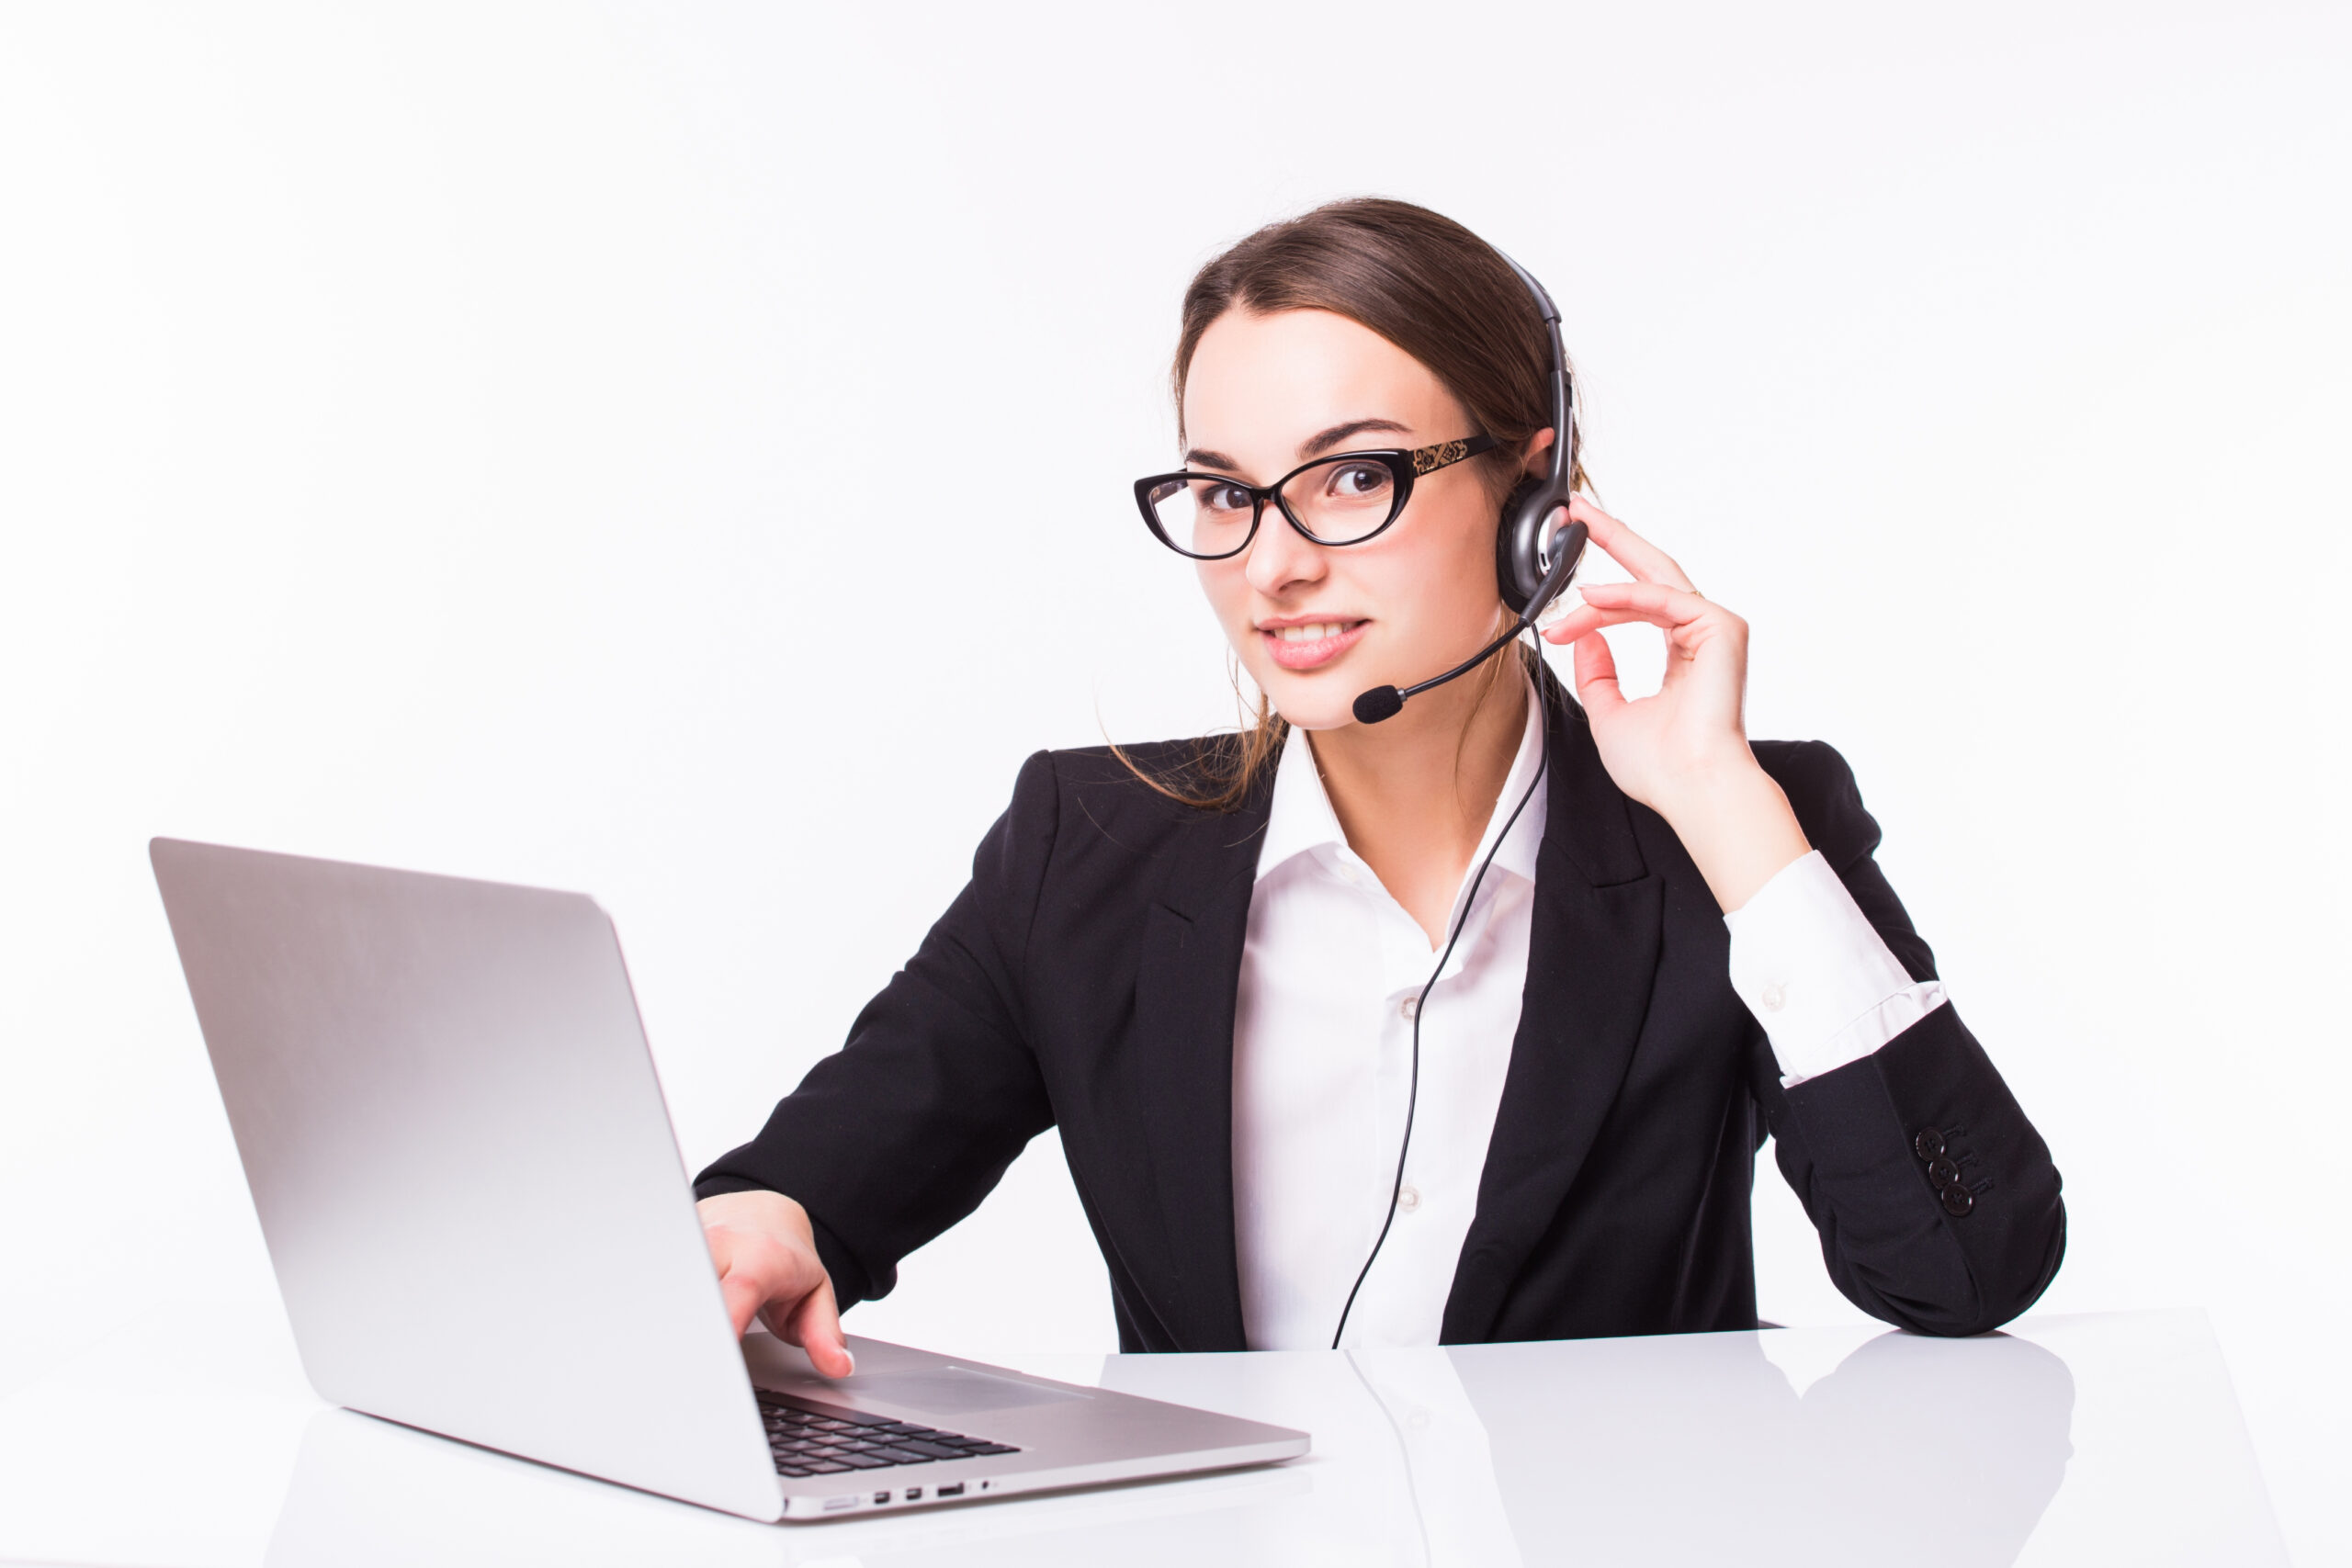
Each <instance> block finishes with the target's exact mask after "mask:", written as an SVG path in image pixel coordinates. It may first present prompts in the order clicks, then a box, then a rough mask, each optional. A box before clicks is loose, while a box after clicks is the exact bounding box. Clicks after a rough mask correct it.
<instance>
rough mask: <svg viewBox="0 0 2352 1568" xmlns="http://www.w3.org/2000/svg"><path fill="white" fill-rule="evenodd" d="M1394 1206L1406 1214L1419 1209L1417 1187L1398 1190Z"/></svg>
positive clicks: (1419, 1193) (1419, 1197) (1419, 1198)
mask: <svg viewBox="0 0 2352 1568" xmlns="http://www.w3.org/2000/svg"><path fill="white" fill-rule="evenodd" d="M1420 1206H1421V1191H1420V1189H1419V1188H1418V1187H1406V1188H1401V1189H1399V1190H1398V1191H1397V1207H1398V1208H1400V1209H1402V1210H1404V1211H1405V1212H1406V1213H1408V1214H1409V1213H1412V1212H1413V1211H1414V1210H1416V1209H1418V1208H1419V1207H1420Z"/></svg>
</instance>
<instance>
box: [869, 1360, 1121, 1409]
mask: <svg viewBox="0 0 2352 1568" xmlns="http://www.w3.org/2000/svg"><path fill="white" fill-rule="evenodd" d="M831 1387H832V1388H834V1389H838V1390H840V1391H841V1392H842V1393H846V1394H849V1395H851V1396H853V1397H854V1398H861V1399H879V1400H882V1401H885V1402H886V1403H888V1404H901V1405H904V1406H906V1407H907V1408H908V1409H910V1410H922V1411H926V1412H928V1413H929V1414H931V1415H933V1416H967V1415H969V1414H971V1413H972V1412H974V1411H976V1410H1013V1409H1017V1408H1019V1407H1020V1406H1022V1405H1024V1404H1059V1403H1061V1402H1062V1401H1063V1400H1065V1399H1084V1398H1085V1397H1086V1395H1084V1394H1082V1393H1072V1392H1070V1391H1069V1390H1068V1389H1061V1388H1046V1387H1042V1386H1040V1385H1039V1384H1036V1383H1033V1382H1020V1381H1018V1380H1017V1379H1013V1378H1005V1377H999V1376H997V1375H996V1374H995V1373H993V1372H979V1371H973V1370H972V1369H971V1368H969V1367H939V1368H935V1369H932V1370H928V1371H905V1372H866V1373H862V1374H860V1375H858V1376H855V1377H848V1378H843V1379H842V1380H841V1381H840V1382H836V1383H834V1384H832V1385H831Z"/></svg>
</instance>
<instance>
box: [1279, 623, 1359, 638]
mask: <svg viewBox="0 0 2352 1568" xmlns="http://www.w3.org/2000/svg"><path fill="white" fill-rule="evenodd" d="M1347 629H1348V628H1347V627H1346V626H1343V625H1341V624H1340V622H1338V621H1318V622H1317V623H1315V624H1314V625H1312V626H1278V627H1276V628H1275V629H1274V635H1275V636H1276V637H1280V638H1282V639H1283V641H1284V642H1321V641H1322V640H1323V639H1324V638H1325V637H1338V636H1339V635H1340V633H1341V632H1343V631H1345V630H1347Z"/></svg>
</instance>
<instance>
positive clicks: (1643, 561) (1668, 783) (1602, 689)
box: [1543, 495, 1808, 910]
mask: <svg viewBox="0 0 2352 1568" xmlns="http://www.w3.org/2000/svg"><path fill="white" fill-rule="evenodd" d="M1568 514H1569V516H1571V517H1572V518H1574V519H1575V520H1576V521H1577V522H1579V523H1582V524H1583V525H1585V526H1586V527H1587V528H1589V529H1590V530H1591V534H1592V543H1593V544H1595V545H1597V546H1599V547H1600V549H1601V550H1602V552H1603V553H1605V554H1606V555H1607V556H1608V557H1609V558H1611V560H1613V561H1615V562H1616V563H1617V564H1618V565H1619V566H1622V567H1623V568H1624V569H1625V570H1627V571H1629V572H1631V573H1633V575H1634V581H1631V582H1595V583H1589V584H1581V585H1579V586H1578V587H1577V589H1576V590H1573V592H1577V593H1580V594H1581V595H1582V597H1583V600H1584V603H1583V604H1582V605H1581V606H1580V607H1578V608H1577V609H1574V610H1571V611H1570V612H1569V613H1568V614H1567V615H1564V616H1562V617H1561V618H1560V620H1559V621H1558V623H1557V624H1555V626H1552V627H1551V628H1550V629H1548V630H1546V631H1545V632H1544V634H1543V635H1544V637H1545V638H1546V639H1547V640H1549V641H1552V642H1555V643H1573V644H1575V645H1576V688H1577V700H1578V701H1579V702H1581V703H1582V704H1583V705H1584V709H1585V713H1586V715H1587V716H1588V717H1589V719H1590V720H1591V724H1592V738H1593V743H1594V744H1595V745H1596V746H1597V747H1598V748H1599V749H1600V761H1601V762H1602V764H1603V765H1604V766H1605V767H1607V768H1608V770H1609V776H1610V778H1611V779H1612V780H1614V781H1615V782H1616V784H1617V787H1618V788H1619V789H1622V790H1623V791H1624V792H1625V793H1626V794H1627V795H1631V796H1632V797H1633V798H1634V799H1635V800H1638V801H1640V802H1641V803H1642V804H1643V805H1645V806H1646V807H1649V808H1650V809H1651V810H1653V811H1655V812H1657V814H1658V815H1659V816H1661V817H1663V818H1666V819H1667V821H1668V824H1670V825H1671V826H1672V827H1673V829H1674V830H1675V833H1676V835H1677V836H1678V837H1679V838H1680V839H1681V840H1682V843H1683V847H1684V848H1685V849H1687V850H1688V851H1690V852H1691V859H1692V860H1693V861H1694V862H1696V863H1697V864H1698V867H1699V871H1700V874H1702V876H1704V877H1705V878H1706V879H1707V886H1709V887H1710V888H1711V889H1713V892H1714V895H1715V901H1716V902H1717V903H1718V904H1720V905H1721V906H1722V907H1723V908H1724V909H1725V910H1732V909H1736V908H1739V907H1740V906H1741V905H1743V904H1745V903H1747V900H1748V899H1749V897H1753V896H1754V894H1755V893H1756V891H1757V890H1758V888H1760V887H1762V886H1764V884H1765V883H1767V882H1769V881H1770V880H1771V879H1772V876H1773V875H1774V874H1776V873H1778V872H1779V871H1780V870H1781V867H1783V866H1785V865H1787V864H1788V863H1790V862H1792V861H1794V860H1796V859H1798V858H1800V857H1801V856H1803V855H1804V853H1805V852H1806V851H1807V849H1808V846H1807V844H1806V842H1805V838H1804V829H1801V828H1799V827H1798V826H1797V820H1796V816H1795V814H1794V813H1793V812H1792V811H1791V810H1790V809H1789V803H1788V797H1787V796H1786V795H1782V794H1781V787H1780V785H1779V784H1775V783H1773V782H1772V780H1771V778H1770V775H1768V774H1767V773H1765V772H1764V770H1763V769H1762V768H1761V767H1759V766H1758V764H1757V761H1756V756H1755V753H1754V752H1752V751H1750V750H1748V746H1747V728H1746V725H1745V723H1744V722H1743V718H1742V709H1743V706H1744V704H1745V700H1746V697H1747V622H1746V621H1744V620H1741V619H1740V618H1739V617H1738V616H1737V615H1733V614H1732V613H1731V612H1730V611H1729V610H1726V609H1724V607H1723V606H1722V605H1720V604H1716V603H1714V602H1713V600H1711V599H1707V598H1705V597H1703V596H1702V594H1701V593H1700V592H1699V591H1698V590H1697V589H1696V588H1693V587H1692V586H1691V579H1690V578H1689V577H1688V576H1686V575H1685V574H1684V572H1683V570H1682V568H1681V567H1679V566H1678V565H1677V564H1675V561H1674V558H1672V557H1671V556H1668V554H1667V553H1666V552H1665V551H1664V550H1661V549H1659V548H1658V547H1657V546H1656V545H1653V544H1651V543H1650V542H1649V541H1648V540H1646V539H1645V538H1643V537H1642V536H1640V535H1638V534H1636V533H1634V531H1633V530H1632V529H1631V528H1628V527H1626V526H1625V525H1623V523H1620V522H1619V521H1617V519H1615V518H1614V517H1611V516H1610V515H1609V514H1608V513H1605V512H1603V511H1601V510H1600V508H1599V507H1597V506H1595V505H1593V504H1592V503H1591V502H1589V501H1588V500H1586V499H1585V498H1584V497H1583V496H1581V495H1579V496H1577V498H1576V499H1575V500H1574V502H1572V503H1571V504H1570V506H1569V509H1568ZM1637 621H1638V622H1646V623H1647V624H1649V625H1651V626H1657V628H1658V629H1659V630H1660V631H1661V632H1663V633H1664V634H1665V637H1666V679H1665V681H1664V682H1663V683H1662V684H1660V686H1659V687H1658V689H1657V692H1656V693H1655V694H1652V695H1650V696H1646V697H1639V698H1634V699H1633V700H1630V701H1629V700H1628V699H1627V698H1626V696H1625V694H1624V693H1623V691H1621V690H1620V689H1619V688H1618V684H1617V660H1615V658H1614V657H1613V656H1611V653H1610V651H1609V644H1608V641H1607V639H1605V638H1604V637H1601V635H1600V632H1601V628H1602V627H1604V626H1625V625H1628V624H1630V623H1633V622H1637Z"/></svg>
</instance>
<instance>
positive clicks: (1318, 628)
mask: <svg viewBox="0 0 2352 1568" xmlns="http://www.w3.org/2000/svg"><path fill="white" fill-rule="evenodd" d="M1371 624H1372V623H1371V622H1370V621H1321V622H1316V623H1312V624H1309V625H1306V626H1261V627H1260V628H1259V630H1258V635H1259V636H1260V637H1263V638H1265V639H1266V651H1267V652H1268V653H1269V654H1271V655H1272V657H1273V660H1274V662H1275V663H1277V664H1279V665H1281V666H1282V667H1283V669H1285V670H1314V669H1317V668H1319V667H1321V666H1323V665H1326V664H1329V663H1330V662H1331V660H1334V659H1337V658H1339V657H1340V655H1341V654H1343V653H1345V652H1347V650H1348V649H1351V648H1353V647H1354V646H1355V645H1356V643H1357V641H1358V640H1359V639H1361V638H1362V637H1363V629H1364V627H1366V626H1370V625H1371Z"/></svg>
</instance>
